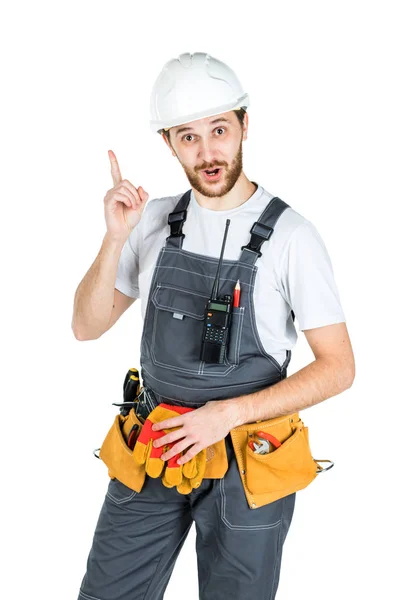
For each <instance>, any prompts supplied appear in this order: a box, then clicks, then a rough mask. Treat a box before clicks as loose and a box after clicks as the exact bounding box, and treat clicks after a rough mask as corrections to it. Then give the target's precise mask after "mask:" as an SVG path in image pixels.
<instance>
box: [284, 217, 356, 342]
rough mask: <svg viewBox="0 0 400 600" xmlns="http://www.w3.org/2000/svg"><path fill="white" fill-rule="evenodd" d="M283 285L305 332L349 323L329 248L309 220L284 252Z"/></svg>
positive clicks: (303, 224)
mask: <svg viewBox="0 0 400 600" xmlns="http://www.w3.org/2000/svg"><path fill="white" fill-rule="evenodd" d="M281 285H282V294H283V296H284V298H285V299H286V302H287V303H288V304H289V306H290V307H291V309H292V310H293V312H294V314H295V318H296V319H297V322H298V325H299V329H300V330H301V331H304V330H305V329H313V328H314V327H323V326H325V325H333V324H334V323H342V322H344V321H345V320H346V319H345V316H344V312H343V309H342V306H341V302H340V297H339V292H338V288H337V285H336V282H335V279H334V273H333V268H332V263H331V260H330V257H329V254H328V251H327V248H326V246H325V244H324V241H323V240H322V238H321V236H320V234H319V233H318V231H317V229H316V227H315V226H314V225H313V224H312V223H311V222H310V221H308V220H307V221H305V222H304V223H302V224H301V225H299V226H298V227H297V228H296V229H295V230H294V231H293V233H292V234H291V236H290V239H289V241H288V244H287V245H286V247H285V249H284V252H283V256H282V261H281Z"/></svg>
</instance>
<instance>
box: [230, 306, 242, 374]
mask: <svg viewBox="0 0 400 600" xmlns="http://www.w3.org/2000/svg"><path fill="white" fill-rule="evenodd" d="M245 308H246V307H245V306H237V307H234V308H232V315H231V324H230V331H229V339H228V350H227V355H226V357H227V360H228V363H229V364H231V365H238V364H239V360H240V342H241V339H242V331H243V319H244V312H245Z"/></svg>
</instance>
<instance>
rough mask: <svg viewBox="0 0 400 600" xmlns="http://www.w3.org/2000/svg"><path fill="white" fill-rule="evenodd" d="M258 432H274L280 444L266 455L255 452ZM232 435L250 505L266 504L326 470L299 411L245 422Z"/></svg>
mask: <svg viewBox="0 0 400 600" xmlns="http://www.w3.org/2000/svg"><path fill="white" fill-rule="evenodd" d="M258 432H261V435H262V434H263V433H264V434H270V435H271V436H273V437H274V438H276V440H278V441H279V442H280V445H279V446H278V447H276V448H274V449H272V447H271V451H270V452H268V453H266V454H258V453H256V452H254V450H253V449H252V448H251V447H250V446H251V443H252V441H253V440H254V439H257V433H258ZM230 435H231V438H232V444H233V448H234V451H235V456H236V460H237V463H238V466H239V473H240V477H241V480H242V484H243V488H244V492H245V495H246V499H247V502H248V504H249V507H250V508H257V507H260V506H264V505H265V504H268V503H270V502H274V501H275V500H278V499H279V498H282V497H284V496H287V495H289V494H292V493H293V492H296V491H298V490H301V489H303V488H305V487H306V486H307V485H309V484H310V483H311V482H312V481H313V479H314V478H315V477H316V475H317V473H318V472H320V471H323V470H325V469H323V468H322V467H321V466H320V465H319V464H318V462H317V461H316V460H315V459H314V458H313V457H312V455H311V450H310V445H309V439H308V427H305V426H304V423H303V421H302V420H301V419H300V417H299V415H298V413H293V414H291V415H285V416H283V417H277V418H275V419H269V420H267V421H258V422H255V423H245V424H243V425H240V426H239V427H235V428H234V429H232V430H231V431H230ZM249 443H250V445H249ZM321 462H325V461H321ZM327 462H331V461H327ZM332 466H333V463H332Z"/></svg>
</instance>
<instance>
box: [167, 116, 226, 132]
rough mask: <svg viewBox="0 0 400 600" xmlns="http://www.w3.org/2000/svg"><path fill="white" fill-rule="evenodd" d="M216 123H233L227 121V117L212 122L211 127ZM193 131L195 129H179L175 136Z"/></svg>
mask: <svg viewBox="0 0 400 600" xmlns="http://www.w3.org/2000/svg"><path fill="white" fill-rule="evenodd" d="M214 123H231V121H230V120H229V119H225V117H219V118H218V119H214V120H213V121H210V125H214ZM192 130H193V127H179V129H178V130H177V132H176V133H175V135H178V134H179V133H182V131H192Z"/></svg>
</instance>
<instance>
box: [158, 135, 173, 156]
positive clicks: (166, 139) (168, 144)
mask: <svg viewBox="0 0 400 600" xmlns="http://www.w3.org/2000/svg"><path fill="white" fill-rule="evenodd" d="M161 135H162V138H163V140H164V142H165V143H166V144H167V146H168V148H169V149H170V150H171V152H172V156H176V154H175V151H174V149H173V148H172V146H171V144H170V143H169V141H168V138H167V136H166V135H165V133H164V131H162V132H161Z"/></svg>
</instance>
